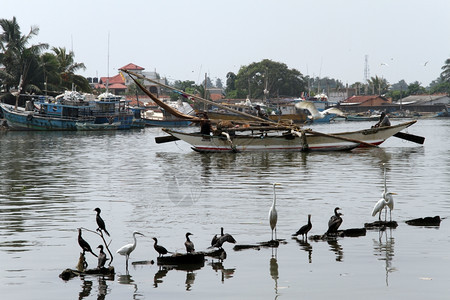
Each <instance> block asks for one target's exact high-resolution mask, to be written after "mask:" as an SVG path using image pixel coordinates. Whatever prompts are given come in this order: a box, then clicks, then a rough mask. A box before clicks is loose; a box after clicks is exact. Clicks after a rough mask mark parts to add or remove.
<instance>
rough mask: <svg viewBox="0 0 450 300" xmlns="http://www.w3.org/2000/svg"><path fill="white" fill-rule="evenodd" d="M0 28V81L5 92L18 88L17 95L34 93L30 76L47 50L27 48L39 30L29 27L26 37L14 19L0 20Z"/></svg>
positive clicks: (42, 44)
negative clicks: (0, 68)
mask: <svg viewBox="0 0 450 300" xmlns="http://www.w3.org/2000/svg"><path fill="white" fill-rule="evenodd" d="M0 26H1V28H2V29H3V32H2V33H1V34H0V50H1V54H0V64H2V65H3V66H4V68H3V69H2V70H1V71H0V80H1V81H2V83H3V85H4V86H5V88H6V89H7V90H9V89H10V88H13V87H18V90H19V93H20V91H22V90H23V91H34V90H35V89H36V86H37V85H36V82H33V81H32V75H33V74H34V71H35V69H36V68H37V67H38V66H39V62H40V54H41V53H42V51H43V50H45V49H47V48H48V44H45V43H39V44H36V45H31V46H29V47H28V44H29V42H30V41H31V39H32V38H33V37H34V36H36V35H37V34H38V33H39V28H38V27H31V29H30V32H29V33H28V34H27V35H22V32H21V31H20V26H19V24H18V23H17V20H16V18H15V17H13V19H12V20H7V19H0ZM19 93H18V94H19ZM18 94H17V97H16V105H17V101H18Z"/></svg>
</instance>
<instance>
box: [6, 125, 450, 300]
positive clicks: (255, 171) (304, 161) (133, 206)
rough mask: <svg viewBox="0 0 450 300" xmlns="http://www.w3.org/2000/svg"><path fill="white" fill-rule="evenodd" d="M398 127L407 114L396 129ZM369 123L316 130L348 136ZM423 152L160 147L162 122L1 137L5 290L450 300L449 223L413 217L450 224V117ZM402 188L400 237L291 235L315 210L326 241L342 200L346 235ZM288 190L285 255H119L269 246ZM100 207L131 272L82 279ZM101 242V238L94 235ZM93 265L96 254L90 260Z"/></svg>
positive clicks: (87, 295)
mask: <svg viewBox="0 0 450 300" xmlns="http://www.w3.org/2000/svg"><path fill="white" fill-rule="evenodd" d="M396 122H399V121H397V120H393V123H396ZM366 126H370V123H357V122H341V123H335V124H330V125H328V124H327V125H320V126H319V125H317V126H315V127H314V129H316V130H321V131H323V132H333V131H341V130H353V129H360V128H362V127H366ZM409 132H410V133H412V134H416V135H421V136H425V137H426V142H425V144H424V145H423V146H422V145H417V144H413V143H410V142H406V141H403V140H400V139H397V138H394V137H393V138H391V139H389V140H388V141H387V142H386V143H384V144H383V145H382V146H381V147H380V148H378V149H364V150H357V151H352V152H343V153H249V154H247V153H245V154H242V153H241V154H208V155H205V154H199V153H196V152H194V151H192V150H191V149H190V147H189V146H188V145H186V144H184V143H183V142H177V143H166V144H161V145H157V144H155V142H154V137H155V136H160V135H163V133H162V132H161V130H160V129H157V128H146V129H145V130H140V131H123V132H121V131H118V132H64V133H59V132H6V133H5V132H0V154H1V155H0V178H1V183H0V263H1V268H0V287H1V294H2V299H77V298H78V299H155V298H156V299H161V298H164V299H181V298H183V299H185V298H195V299H211V298H213V297H214V298H218V299H228V298H235V299H274V298H277V297H278V298H280V299H282V298H284V299H328V298H330V297H332V296H333V295H338V298H340V299H361V298H363V297H364V299H380V298H384V299H399V298H402V299H406V298H405V297H409V299H423V298H425V297H426V298H427V299H444V298H446V297H448V292H450V286H449V282H450V272H449V270H450V251H449V250H450V230H449V229H450V220H448V219H446V220H443V221H442V223H441V226H440V227H431V228H429V227H428V228H425V227H412V226H409V225H406V224H405V223H404V221H405V220H408V219H412V218H417V217H425V216H435V215H439V216H441V217H448V216H450V188H449V183H450V139H449V138H448V135H449V132H450V120H449V119H440V120H437V119H427V120H419V121H418V123H417V124H415V125H413V126H412V127H411V128H409ZM383 163H386V166H387V169H388V171H387V185H388V189H389V190H390V191H393V192H396V193H397V194H398V195H397V196H395V210H394V211H393V218H394V219H395V220H396V221H397V222H398V223H399V226H398V227H397V228H396V229H394V230H387V231H386V232H384V233H380V232H378V231H377V230H372V231H368V232H367V235H366V236H363V237H358V238H349V237H345V238H339V239H337V240H336V241H329V242H327V241H312V240H306V241H302V240H295V239H292V238H291V234H292V233H294V232H295V231H296V230H297V229H298V228H299V227H300V226H302V225H304V224H306V220H307V215H308V214H312V223H313V228H312V230H311V232H310V234H322V233H324V232H325V231H326V229H327V222H328V219H329V218H330V216H331V215H332V213H333V209H334V207H336V206H339V207H341V208H342V213H343V214H344V216H343V218H344V222H343V224H342V226H341V228H343V229H346V228H357V227H363V225H364V223H366V222H372V221H375V220H376V218H374V217H372V216H371V215H370V214H371V210H372V207H373V205H374V204H375V202H376V201H378V199H379V198H380V197H381V193H382V190H383V169H382V164H383ZM273 182H280V183H281V184H282V185H281V186H280V187H279V188H278V189H277V208H278V214H279V218H278V238H283V239H285V240H286V242H287V243H285V244H281V245H280V246H279V247H278V248H277V249H271V248H261V249H260V250H253V249H252V250H243V251H234V250H233V247H232V246H233V245H231V244H225V246H224V248H225V250H226V251H227V254H228V255H227V258H226V259H225V260H224V261H223V262H219V261H217V260H213V259H211V258H207V260H206V261H205V264H204V266H203V267H202V268H200V269H197V270H194V271H189V272H188V271H185V270H176V269H172V270H164V269H160V268H159V267H158V266H157V265H156V264H154V265H150V264H147V265H142V264H135V265H131V264H130V267H129V272H128V274H127V272H126V269H125V258H124V257H123V256H120V255H118V254H116V253H115V250H117V249H118V248H119V247H121V246H122V245H125V244H127V243H130V242H132V236H131V235H132V232H133V231H134V230H139V231H140V232H142V233H143V234H145V237H138V243H137V248H136V250H135V251H134V252H133V253H132V254H131V257H130V262H136V261H146V260H156V257H157V255H156V252H155V251H154V249H153V240H152V239H151V237H153V236H156V237H157V238H158V240H159V241H160V243H161V244H162V245H164V246H165V247H166V248H168V249H169V251H178V252H184V251H185V250H184V241H185V239H184V234H185V233H186V232H187V231H190V232H192V233H193V234H194V235H193V236H192V240H193V242H194V243H195V247H196V249H197V250H205V249H206V248H207V247H208V246H209V243H210V240H211V238H212V236H213V235H214V234H216V233H219V230H220V227H221V226H223V227H224V228H225V231H226V232H228V233H231V234H233V236H234V237H235V238H236V240H237V241H238V244H250V243H257V242H261V241H268V240H269V239H270V227H269V225H268V221H267V214H268V210H269V207H270V205H271V203H272V186H271V184H272V183H273ZM95 207H100V208H101V209H102V216H103V218H104V220H105V221H106V224H107V228H108V231H109V232H110V233H111V246H110V247H111V250H113V254H114V257H113V263H112V265H114V266H115V268H116V276H115V277H114V278H113V279H110V278H102V277H97V276H87V277H84V278H73V279H71V280H69V281H67V282H65V281H63V280H61V279H60V278H59V277H58V275H59V274H60V273H61V272H62V271H63V270H64V269H66V268H75V266H76V264H77V261H78V256H79V253H80V248H79V246H78V244H77V231H76V229H77V228H78V227H85V228H88V229H92V230H94V229H96V228H97V226H96V223H95V212H94V211H93V209H94V208H95ZM83 236H84V238H85V239H86V240H87V241H88V242H89V243H90V244H91V246H92V247H93V248H95V247H96V246H97V245H99V244H100V243H101V240H100V238H99V237H98V236H97V235H94V234H92V233H89V232H84V234H83ZM87 260H88V263H89V266H90V267H95V266H96V259H95V258H94V257H93V256H92V255H91V256H90V255H87Z"/></svg>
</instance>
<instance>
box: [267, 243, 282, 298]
mask: <svg viewBox="0 0 450 300" xmlns="http://www.w3.org/2000/svg"><path fill="white" fill-rule="evenodd" d="M269 271H270V277H272V279H273V281H274V290H275V299H277V298H278V296H280V294H279V293H278V278H279V273H278V261H277V248H272V256H271V257H270V260H269Z"/></svg>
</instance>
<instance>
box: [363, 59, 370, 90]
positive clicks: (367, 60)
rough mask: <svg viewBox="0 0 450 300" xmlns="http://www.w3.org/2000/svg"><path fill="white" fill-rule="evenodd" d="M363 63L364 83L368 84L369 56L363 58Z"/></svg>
mask: <svg viewBox="0 0 450 300" xmlns="http://www.w3.org/2000/svg"><path fill="white" fill-rule="evenodd" d="M364 59H365V63H364V82H365V83H368V82H369V79H370V71H369V55H367V54H366V56H365V57H364Z"/></svg>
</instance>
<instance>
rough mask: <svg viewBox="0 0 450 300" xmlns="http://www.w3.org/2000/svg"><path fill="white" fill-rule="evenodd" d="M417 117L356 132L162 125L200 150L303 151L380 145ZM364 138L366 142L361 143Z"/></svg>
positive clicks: (339, 149) (340, 149)
mask: <svg viewBox="0 0 450 300" xmlns="http://www.w3.org/2000/svg"><path fill="white" fill-rule="evenodd" d="M415 122H416V121H410V122H406V123H402V124H398V125H395V126H389V127H381V128H369V129H366V130H359V131H353V132H341V133H330V134H325V135H323V134H317V133H311V132H309V133H308V130H305V131H304V136H303V137H302V135H301V134H299V135H296V134H290V133H289V132H286V130H285V131H284V134H283V133H281V134H280V132H278V133H277V134H266V133H264V132H261V134H259V135H251V136H250V135H239V134H236V135H230V137H229V138H227V137H226V136H224V135H221V136H211V135H202V134H200V133H184V132H180V131H173V130H169V129H163V130H164V131H165V132H167V133H168V134H170V135H172V136H174V137H176V138H178V139H180V140H182V141H184V142H186V143H188V144H190V145H192V149H193V150H195V151H198V152H300V151H344V150H351V149H354V148H356V147H364V146H368V145H367V144H372V145H380V144H381V143H383V142H384V141H385V140H386V139H388V138H389V137H391V136H393V135H394V134H396V133H397V132H400V131H401V130H403V129H405V128H407V127H409V126H411V125H412V124H414V123H415ZM357 141H362V142H365V143H366V144H365V145H364V144H362V143H358V142H357Z"/></svg>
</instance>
